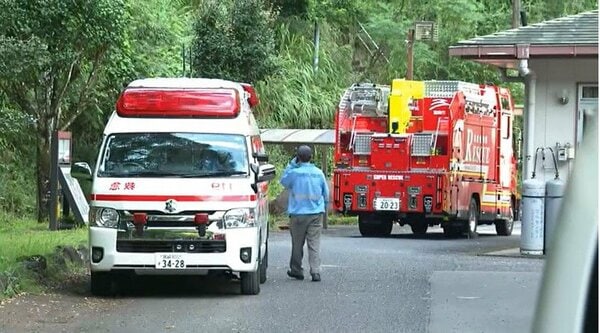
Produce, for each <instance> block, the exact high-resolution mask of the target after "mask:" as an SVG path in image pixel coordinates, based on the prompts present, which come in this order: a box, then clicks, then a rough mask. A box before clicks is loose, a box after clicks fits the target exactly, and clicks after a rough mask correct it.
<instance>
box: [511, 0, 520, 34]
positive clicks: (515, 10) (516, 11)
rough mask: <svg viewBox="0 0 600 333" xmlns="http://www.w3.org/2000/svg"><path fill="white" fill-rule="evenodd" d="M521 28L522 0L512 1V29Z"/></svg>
mask: <svg viewBox="0 0 600 333" xmlns="http://www.w3.org/2000/svg"><path fill="white" fill-rule="evenodd" d="M520 26H521V0H512V27H513V29H514V28H518V27H520Z"/></svg>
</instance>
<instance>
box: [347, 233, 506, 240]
mask: <svg viewBox="0 0 600 333" xmlns="http://www.w3.org/2000/svg"><path fill="white" fill-rule="evenodd" d="M346 237H348V238H371V239H376V238H381V239H386V238H392V239H394V238H395V239H415V240H417V239H418V240H436V241H445V240H461V239H464V240H468V239H476V238H490V237H498V236H496V235H492V234H478V235H476V236H475V237H467V236H466V235H462V236H453V237H448V236H445V235H444V234H443V233H427V234H425V235H415V234H391V235H389V236H379V237H365V236H361V235H347V236H346Z"/></svg>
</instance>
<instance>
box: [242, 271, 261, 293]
mask: <svg viewBox="0 0 600 333" xmlns="http://www.w3.org/2000/svg"><path fill="white" fill-rule="evenodd" d="M259 275H260V269H257V270H255V271H254V272H241V273H240V279H241V280H242V281H241V284H240V286H241V292H242V294H243V295H258V294H259V293H260V276H259Z"/></svg>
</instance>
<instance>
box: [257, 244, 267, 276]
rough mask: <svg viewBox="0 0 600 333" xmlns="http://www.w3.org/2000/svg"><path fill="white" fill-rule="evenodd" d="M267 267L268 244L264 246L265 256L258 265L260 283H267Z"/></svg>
mask: <svg viewBox="0 0 600 333" xmlns="http://www.w3.org/2000/svg"><path fill="white" fill-rule="evenodd" d="M267 267H269V242H267V243H266V244H265V256H264V257H263V258H262V260H261V261H260V264H259V265H258V270H259V271H260V283H265V282H267Z"/></svg>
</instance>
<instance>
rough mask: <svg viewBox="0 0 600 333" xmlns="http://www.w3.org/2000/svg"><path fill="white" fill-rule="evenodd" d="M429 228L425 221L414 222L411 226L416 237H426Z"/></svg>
mask: <svg viewBox="0 0 600 333" xmlns="http://www.w3.org/2000/svg"><path fill="white" fill-rule="evenodd" d="M428 227H429V226H428V225H427V223H426V222H424V221H420V222H413V223H412V224H411V225H410V230H412V233H413V234H415V235H425V234H426V233H427V228H428Z"/></svg>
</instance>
